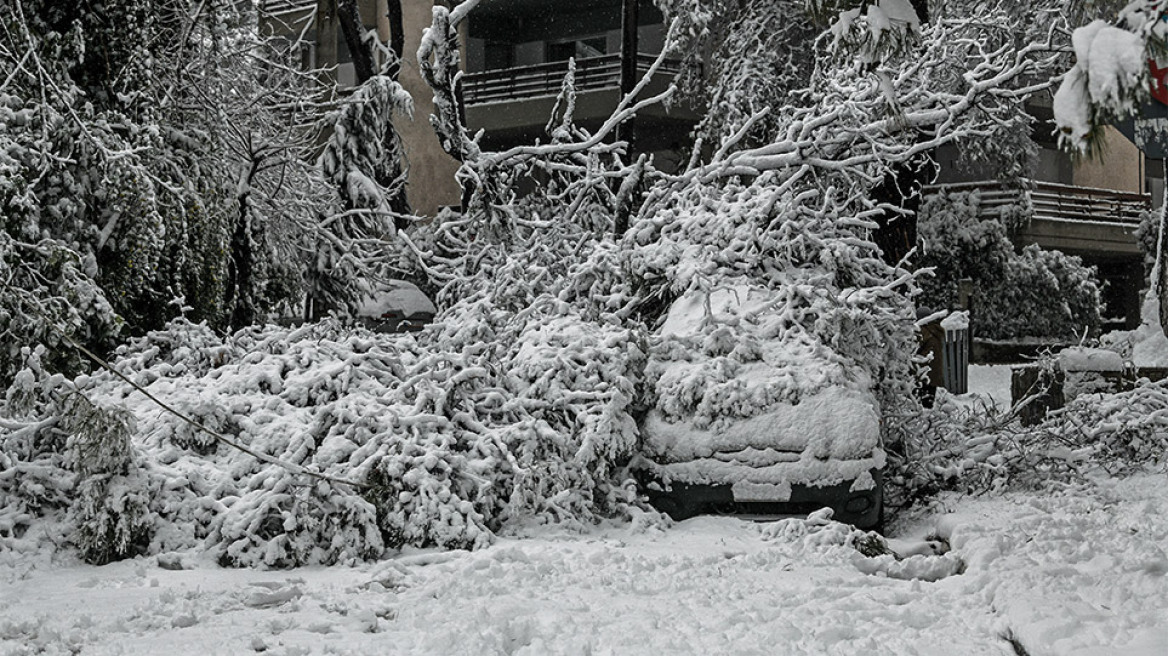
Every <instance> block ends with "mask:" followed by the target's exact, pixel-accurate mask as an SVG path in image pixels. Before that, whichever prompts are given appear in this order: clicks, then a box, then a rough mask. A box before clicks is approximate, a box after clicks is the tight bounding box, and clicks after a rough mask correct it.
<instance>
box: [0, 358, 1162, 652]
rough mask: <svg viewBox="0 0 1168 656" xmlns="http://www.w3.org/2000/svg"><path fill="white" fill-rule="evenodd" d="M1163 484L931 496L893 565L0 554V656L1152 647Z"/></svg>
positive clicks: (528, 544)
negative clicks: (264, 562) (257, 564)
mask: <svg viewBox="0 0 1168 656" xmlns="http://www.w3.org/2000/svg"><path fill="white" fill-rule="evenodd" d="M1008 385H1009V375H1008V368H1006V367H984V368H975V369H974V370H973V371H972V372H971V390H972V391H973V392H974V393H980V394H985V395H987V396H990V397H991V398H995V399H998V398H1000V397H1001V395H1002V394H1003V393H1005V395H1006V398H1007V401H1008ZM1166 482H1168V481H1166V480H1165V476H1164V473H1163V472H1162V471H1155V472H1147V473H1143V474H1139V475H1135V476H1131V477H1128V478H1124V479H1112V478H1103V479H1099V480H1097V481H1094V482H1093V483H1092V484H1090V485H1088V484H1083V485H1081V486H1071V487H1066V488H1063V489H1055V490H1054V491H1051V490H1046V491H1042V492H1012V493H1008V494H1004V495H1002V494H999V495H985V496H980V497H968V496H960V497H959V496H956V495H947V496H941V497H940V498H939V499H938V500H937V502H936V503H934V504H933V505H932V506H930V507H929V508H927V509H921V510H919V511H917V513H916V514H915V515H914V516H913V517H910V518H903V519H902V520H901V521H900V522H899V523H898V524H897V525H895V526H893V527H892V529H893V532H894V533H895V539H893V540H892V541H891V543H890V544H891V546H893V547H894V548H896V549H897V550H899V551H900V552H901V555H902V556H905V559H904V560H900V561H898V560H896V559H895V558H894V557H893V556H891V555H882V556H877V557H867V556H864V555H862V554H861V553H860V552H859V551H858V550H857V549H856V548H855V547H854V546H853V544H852V543H853V542H854V541H855V540H856V539H857V537H859V536H860V534H858V533H854V532H852V531H851V530H850V528H849V527H845V526H844V525H841V524H836V523H831V522H823V521H814V520H811V521H808V520H784V521H782V522H777V523H763V524H756V523H750V522H745V521H741V520H738V519H734V518H726V517H702V518H696V519H693V520H689V521H686V522H682V523H679V524H675V525H672V526H668V525H665V524H662V523H660V522H658V521H652V520H646V521H643V522H635V523H634V524H632V525H629V524H620V525H606V526H598V527H596V528H595V529H593V530H590V531H588V532H585V533H580V532H571V531H567V530H563V529H558V528H554V527H532V528H530V529H527V530H526V531H525V535H524V536H522V537H514V536H513V537H507V538H502V539H500V540H498V541H497V542H496V543H495V544H494V545H493V546H491V547H489V548H486V549H482V550H479V551H475V552H464V551H455V552H439V551H407V552H402V553H394V554H392V555H391V556H389V557H387V558H386V559H385V560H382V561H379V562H374V563H366V564H361V565H355V566H348V567H342V566H337V567H331V568H302V569H297V570H290V571H261V570H247V569H244V570H236V569H223V568H220V567H218V566H217V565H216V564H215V563H214V562H213V561H211V560H210V559H209V557H207V556H198V555H195V554H194V553H193V552H192V553H172V554H163V555H161V556H150V557H143V558H138V559H135V560H130V561H123V562H119V563H115V564H112V565H107V566H105V567H92V566H88V565H83V564H79V563H78V562H76V561H73V560H70V558H71V557H69V556H63V555H58V556H56V557H55V558H50V557H49V556H48V555H47V554H44V553H41V554H32V555H18V554H14V553H11V552H10V553H0V655H5V656H7V655H18V654H19V655H23V654H167V655H168V656H179V655H181V654H247V653H261V652H262V653H265V654H443V655H444V654H476V655H477V654H530V655H541V654H713V653H721V654H775V653H781V654H856V653H866V654H947V655H948V654H957V655H962V654H1007V655H1009V654H1016V653H1028V654H1031V655H1033V656H1038V655H1041V654H1136V655H1140V654H1162V653H1164V652H1163V646H1164V645H1165V644H1168V555H1166V554H1165V551H1164V549H1165V548H1166V546H1165V545H1168V485H1165V483H1166ZM929 537H939V538H942V539H944V540H947V542H948V545H949V547H950V550H949V551H948V552H947V553H942V554H939V555H938V554H936V553H935V552H936V551H944V550H945V549H944V548H943V547H941V548H939V547H938V545H943V544H944V543H943V542H938V541H933V542H928V541H926V538H929ZM913 554H917V555H913Z"/></svg>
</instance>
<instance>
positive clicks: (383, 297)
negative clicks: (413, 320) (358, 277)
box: [357, 280, 438, 317]
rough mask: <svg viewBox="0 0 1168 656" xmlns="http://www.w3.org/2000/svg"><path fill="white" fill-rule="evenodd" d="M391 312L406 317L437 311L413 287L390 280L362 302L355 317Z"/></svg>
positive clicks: (419, 291)
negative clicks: (384, 286) (383, 287)
mask: <svg viewBox="0 0 1168 656" xmlns="http://www.w3.org/2000/svg"><path fill="white" fill-rule="evenodd" d="M392 311H397V312H400V313H401V314H402V316H405V317H408V316H411V315H414V314H417V313H419V312H429V313H431V314H433V313H435V312H437V311H438V309H437V308H435V307H434V303H433V302H431V301H430V299H428V298H426V295H425V294H423V293H422V290H420V289H418V288H417V287H416V286H415V285H413V284H411V283H408V282H406V281H404V280H391V281H389V283H388V284H387V286H386V288H385V289H382V290H378V291H375V292H373V293H372V294H371V295H370V296H368V297H366V298H365V299H363V300H362V302H361V304H360V305H359V306H358V308H357V315H358V316H362V317H380V316H381V315H383V314H385V313H387V312H392Z"/></svg>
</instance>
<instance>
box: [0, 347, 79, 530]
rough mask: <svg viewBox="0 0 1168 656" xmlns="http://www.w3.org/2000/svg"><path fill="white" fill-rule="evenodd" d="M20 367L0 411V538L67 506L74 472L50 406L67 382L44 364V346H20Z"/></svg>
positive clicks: (62, 434) (62, 433)
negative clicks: (67, 458)
mask: <svg viewBox="0 0 1168 656" xmlns="http://www.w3.org/2000/svg"><path fill="white" fill-rule="evenodd" d="M21 355H22V360H23V362H22V364H23V367H22V368H21V369H20V370H19V371H18V372H17V373H16V376H15V377H14V380H13V383H12V385H11V387H9V388H8V390H6V393H5V399H4V404H3V406H2V407H3V412H2V413H0V544H4V543H10V542H12V541H16V540H19V539H21V538H22V537H23V536H24V534H25V532H26V531H28V529H29V528H30V527H31V526H32V525H33V523H34V522H35V521H36V520H37V519H38V518H43V517H45V516H48V515H53V514H56V513H59V512H61V511H63V510H64V509H65V508H67V507H68V506H69V503H70V499H71V494H72V492H73V482H74V476H73V475H72V474H71V473H70V471H69V469H68V468H67V463H66V458H65V442H66V436H65V433H64V432H63V431H61V430H59V429H58V428H57V426H58V424H60V421H61V420H60V417H59V416H57V415H56V414H54V413H53V412H52V411H51V410H49V408H51V407H54V403H55V398H56V397H57V395H58V394H59V393H63V392H64V390H65V388H66V387H67V385H68V382H67V381H66V380H65V378H64V376H62V375H60V374H51V373H49V372H47V371H46V370H45V367H44V364H43V363H42V357H43V356H44V355H45V348H44V347H43V346H38V347H37V348H36V349H29V348H27V347H26V348H25V349H23V350H22V353H21Z"/></svg>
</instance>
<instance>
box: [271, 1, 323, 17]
mask: <svg viewBox="0 0 1168 656" xmlns="http://www.w3.org/2000/svg"><path fill="white" fill-rule="evenodd" d="M260 8H261V9H262V10H263V11H264V12H266V13H268V14H272V15H276V16H278V15H281V14H291V13H299V12H302V11H316V0H263V1H262V2H261V3H260Z"/></svg>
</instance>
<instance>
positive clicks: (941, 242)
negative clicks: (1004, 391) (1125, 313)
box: [920, 191, 1103, 341]
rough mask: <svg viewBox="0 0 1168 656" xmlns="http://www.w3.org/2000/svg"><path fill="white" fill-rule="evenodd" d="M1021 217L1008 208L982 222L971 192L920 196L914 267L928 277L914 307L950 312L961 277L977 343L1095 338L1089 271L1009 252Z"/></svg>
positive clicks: (1095, 293)
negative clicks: (969, 286) (967, 285)
mask: <svg viewBox="0 0 1168 656" xmlns="http://www.w3.org/2000/svg"><path fill="white" fill-rule="evenodd" d="M1028 214H1029V212H1028V209H1027V208H1026V207H1012V208H1007V209H1006V210H1004V211H1003V212H1002V213H1001V215H1000V216H998V217H984V216H983V215H982V214H981V195H980V193H979V192H977V191H974V192H962V193H952V192H942V193H938V194H935V195H932V196H930V197H928V198H927V199H926V200H925V202H924V204H923V205H922V210H921V217H920V236H921V240H922V244H923V247H922V251H923V255H922V257H921V264H922V265H923V266H926V267H931V268H932V269H933V275H932V276H930V277H928V278H926V279H925V280H923V281H922V283H921V288H922V292H923V293H922V294H921V297H920V303H921V304H922V305H924V306H927V307H930V308H932V309H947V308H953V307H956V305H957V298H958V289H957V287H958V281H960V280H962V279H964V278H968V279H971V280H972V281H973V283H974V288H975V290H976V291H977V295H976V296H975V299H974V301H975V303H976V307H975V311H974V312H973V315H972V320H973V324H972V326H973V331H974V333H975V334H976V335H978V336H979V337H985V338H989V339H1002V340H1009V339H1019V338H1025V337H1038V338H1046V339H1060V340H1075V341H1077V340H1079V339H1081V338H1082V337H1083V336H1084V334H1086V335H1088V336H1092V337H1093V336H1096V335H1098V332H1099V328H1100V326H1101V325H1102V311H1103V304H1102V298H1101V291H1100V290H1101V284H1100V283H1099V279H1098V276H1097V275H1096V273H1095V270H1094V269H1093V268H1091V267H1087V266H1084V265H1083V263H1082V260H1080V259H1079V258H1077V257H1074V256H1070V255H1066V254H1064V253H1061V252H1059V251H1048V250H1043V249H1041V248H1039V247H1038V246H1035V245H1031V246H1027V247H1026V248H1024V249H1022V250H1021V251H1017V250H1016V249H1015V248H1014V245H1013V243H1012V242H1011V240H1010V236H1009V235H1010V233H1011V231H1012V229H1013V228H1016V227H1018V226H1020V225H1023V224H1024V223H1025V221H1026V220H1027V218H1026V217H1027V216H1028Z"/></svg>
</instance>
